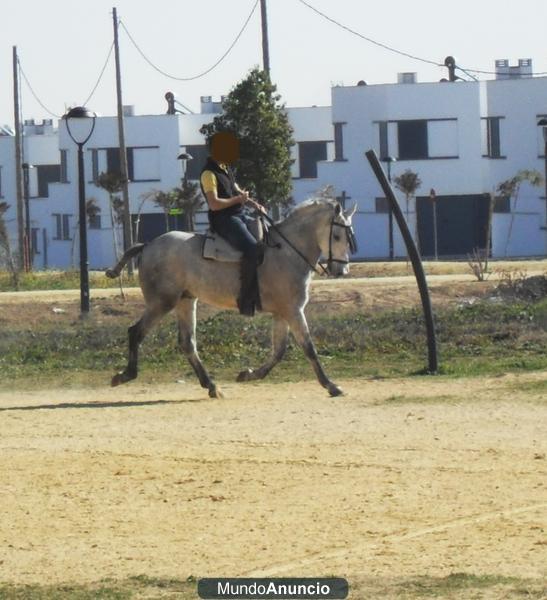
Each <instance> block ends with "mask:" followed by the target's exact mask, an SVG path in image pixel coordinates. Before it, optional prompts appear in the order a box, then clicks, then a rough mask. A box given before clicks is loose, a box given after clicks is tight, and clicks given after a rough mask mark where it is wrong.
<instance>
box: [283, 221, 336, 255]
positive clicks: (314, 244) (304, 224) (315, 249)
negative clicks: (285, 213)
mask: <svg viewBox="0 0 547 600" xmlns="http://www.w3.org/2000/svg"><path fill="white" fill-rule="evenodd" d="M323 221H325V216H324V215H323V214H321V213H319V212H317V213H313V214H309V213H306V214H298V213H294V214H292V215H290V216H289V217H287V219H285V220H284V221H283V222H282V223H280V225H279V229H280V231H281V232H282V233H283V235H284V236H285V237H286V238H287V239H288V240H289V241H290V242H291V243H292V244H293V245H294V246H295V247H296V248H297V249H298V250H299V251H300V252H301V253H302V254H303V255H304V256H305V257H306V258H307V259H308V261H309V262H310V263H311V264H312V265H314V264H315V263H316V262H317V261H318V260H319V256H320V255H321V248H320V247H319V239H318V238H319V229H320V228H321V227H322V226H324V223H323Z"/></svg>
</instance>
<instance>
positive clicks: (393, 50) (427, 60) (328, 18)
mask: <svg viewBox="0 0 547 600" xmlns="http://www.w3.org/2000/svg"><path fill="white" fill-rule="evenodd" d="M298 1H299V2H300V3H301V4H303V5H304V6H307V7H308V8H309V9H310V10H313V12H315V13H317V14H318V15H319V16H321V17H323V18H324V19H326V20H327V21H330V22H331V23H333V24H334V25H337V26H338V27H341V28H342V29H345V30H346V31H347V32H349V33H351V34H353V35H356V36H357V37H359V38H361V39H362V40H365V41H367V42H369V43H371V44H374V45H375V46H379V47H380V48H383V49H384V50H389V52H394V53H395V54H399V55H401V56H406V58H411V59H412V60H418V61H420V62H423V63H427V64H429V65H434V66H435V67H444V65H443V64H441V63H438V62H436V61H434V60H429V59H427V58H421V57H420V56H415V55H414V54H409V53H408V52H403V51H402V50H397V48H393V47H392V46H388V45H387V44H383V43H382V42H378V41H377V40H373V39H372V38H369V37H367V36H366V35H363V34H362V33H359V32H358V31H355V29H351V27H348V26H347V25H344V24H343V23H340V21H336V19H333V18H332V17H329V16H328V15H326V14H325V13H324V12H321V11H320V10H319V9H317V8H315V6H312V5H311V4H308V2H306V0H298Z"/></svg>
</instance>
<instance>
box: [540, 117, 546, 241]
mask: <svg viewBox="0 0 547 600" xmlns="http://www.w3.org/2000/svg"><path fill="white" fill-rule="evenodd" d="M538 127H541V129H542V133H543V159H544V165H545V176H544V179H545V226H544V229H545V231H546V232H547V118H545V117H543V118H541V119H540V120H539V121H538Z"/></svg>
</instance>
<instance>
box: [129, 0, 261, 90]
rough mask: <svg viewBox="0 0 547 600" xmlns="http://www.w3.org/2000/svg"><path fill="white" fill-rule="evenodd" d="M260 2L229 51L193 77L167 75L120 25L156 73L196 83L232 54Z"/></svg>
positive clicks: (256, 3) (252, 10)
mask: <svg viewBox="0 0 547 600" xmlns="http://www.w3.org/2000/svg"><path fill="white" fill-rule="evenodd" d="M259 1H260V0H256V2H255V3H254V5H253V8H252V9H251V12H250V13H249V16H248V17H247V19H246V20H245V23H243V27H242V28H241V29H240V31H239V33H238V34H237V36H236V37H235V39H234V41H233V42H232V43H231V44H230V46H229V48H228V50H226V52H225V53H224V54H223V55H222V56H221V57H220V58H219V59H218V60H217V61H216V62H215V63H214V64H213V65H212V66H211V67H209V68H208V69H207V70H205V71H203V72H202V73H198V74H197V75H193V76H192V77H177V76H175V75H170V74H169V73H166V72H165V71H163V70H162V69H160V68H159V67H158V66H157V65H155V64H154V63H153V62H152V61H151V60H150V59H149V58H148V57H147V56H146V54H145V53H144V52H143V51H142V50H141V48H140V47H139V45H138V44H137V42H136V41H135V40H134V39H133V37H132V35H131V34H130V33H129V31H128V29H127V27H126V26H125V23H124V22H123V21H122V20H121V19H120V25H121V26H122V27H123V29H124V31H125V33H127V36H128V37H129V39H130V41H131V43H132V44H133V46H135V48H136V49H137V52H138V53H139V54H140V55H141V56H142V57H143V58H144V60H145V61H146V62H147V63H148V64H149V65H150V66H151V67H152V68H153V69H154V70H155V71H157V72H158V73H161V74H162V75H163V76H165V77H168V78H169V79H174V80H175V81H194V80H195V79H200V78H201V77H204V76H205V75H207V74H208V73H210V72H211V71H212V70H213V69H216V67H218V65H220V63H221V62H222V61H223V60H224V59H225V58H226V57H227V56H228V54H230V52H231V51H232V49H233V47H234V46H235V45H236V44H237V42H238V41H239V38H240V37H241V36H242V35H243V32H244V31H245V29H246V28H247V25H248V24H249V21H250V20H251V17H252V16H253V14H254V12H255V10H256V7H257V6H258V3H259Z"/></svg>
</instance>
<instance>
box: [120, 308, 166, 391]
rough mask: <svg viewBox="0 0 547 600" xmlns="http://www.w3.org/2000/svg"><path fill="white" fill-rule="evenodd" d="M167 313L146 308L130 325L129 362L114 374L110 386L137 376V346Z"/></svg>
mask: <svg viewBox="0 0 547 600" xmlns="http://www.w3.org/2000/svg"><path fill="white" fill-rule="evenodd" d="M167 312H169V311H168V310H166V309H165V308H164V307H162V306H156V307H148V308H147V309H146V310H145V311H144V314H143V315H142V317H141V318H140V319H139V320H138V321H137V322H136V323H135V324H134V325H132V326H131V327H130V328H129V329H128V330H127V333H128V337H129V360H128V362H127V367H126V368H125V370H124V371H121V372H120V373H116V375H114V377H112V381H111V385H112V386H117V385H120V384H121V383H127V382H128V381H131V380H132V379H135V378H136V377H137V374H138V362H139V345H140V343H141V342H142V340H143V339H144V337H145V336H146V334H147V333H148V332H149V331H150V329H151V328H152V327H153V326H154V325H155V324H156V323H157V322H158V321H159V320H160V319H161V318H162V317H163V316H164V315H165V313H167Z"/></svg>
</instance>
